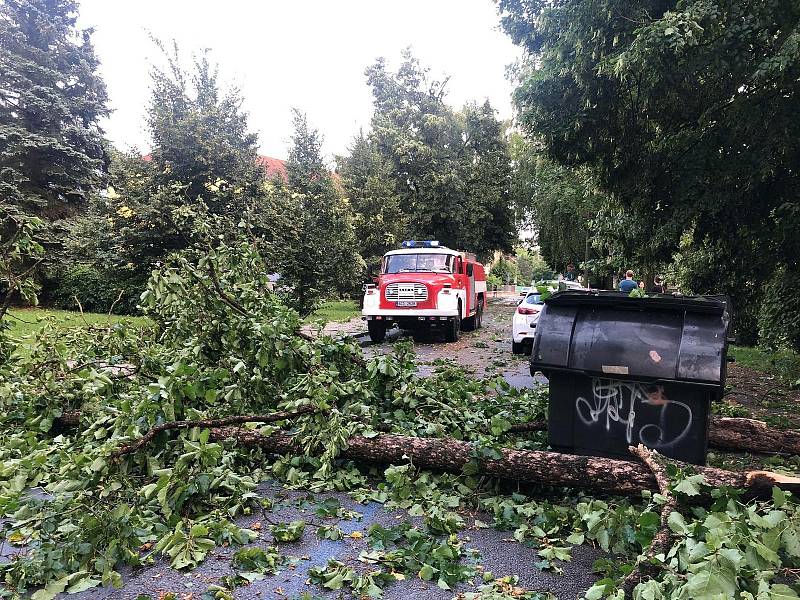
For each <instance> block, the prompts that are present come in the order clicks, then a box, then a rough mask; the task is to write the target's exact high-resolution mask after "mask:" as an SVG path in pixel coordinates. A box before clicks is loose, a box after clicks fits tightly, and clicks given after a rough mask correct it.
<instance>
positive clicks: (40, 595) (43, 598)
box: [31, 575, 72, 600]
mask: <svg viewBox="0 0 800 600" xmlns="http://www.w3.org/2000/svg"><path fill="white" fill-rule="evenodd" d="M70 577H72V576H71V575H67V576H66V577H62V578H61V579H55V580H53V581H51V582H50V583H48V584H47V585H46V586H45V587H44V588H42V589H41V590H39V591H36V592H34V593H33V595H31V600H51V599H52V598H55V597H56V596H58V595H59V594H60V593H61V592H63V591H64V590H65V589H67V584H68V583H69V580H70Z"/></svg>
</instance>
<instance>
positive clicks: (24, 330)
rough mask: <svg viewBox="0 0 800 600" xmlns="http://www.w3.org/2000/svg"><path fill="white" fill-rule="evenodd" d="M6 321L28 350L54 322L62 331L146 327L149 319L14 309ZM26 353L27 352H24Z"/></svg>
mask: <svg viewBox="0 0 800 600" xmlns="http://www.w3.org/2000/svg"><path fill="white" fill-rule="evenodd" d="M4 320H5V321H7V322H8V324H9V325H11V330H10V332H11V335H12V336H13V337H15V338H17V339H18V340H20V346H22V348H23V349H24V348H28V347H29V346H30V344H29V343H28V341H29V340H30V339H31V338H32V337H33V336H34V335H36V333H37V332H38V331H39V330H40V329H41V328H42V327H44V326H45V324H46V323H48V322H51V321H52V322H54V323H55V326H56V327H58V328H60V329H70V328H73V327H86V326H87V325H89V326H91V325H106V324H108V323H109V321H110V322H111V323H119V322H121V321H125V322H128V323H132V324H134V325H141V326H144V325H146V324H147V323H148V322H149V320H148V319H147V317H123V316H119V315H111V316H110V317H109V316H108V315H107V314H101V313H89V312H87V313H83V314H81V313H79V312H74V311H71V310H54V309H49V308H12V309H9V311H8V313H7V314H6V316H5V318H4ZM23 352H25V350H23Z"/></svg>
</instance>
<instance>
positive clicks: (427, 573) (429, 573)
mask: <svg viewBox="0 0 800 600" xmlns="http://www.w3.org/2000/svg"><path fill="white" fill-rule="evenodd" d="M435 573H436V569H434V568H433V567H432V566H431V565H429V564H424V565H422V568H421V569H420V570H419V574H418V575H419V578H420V579H422V580H423V581H430V580H431V579H433V576H434V574H435Z"/></svg>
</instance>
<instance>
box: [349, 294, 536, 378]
mask: <svg viewBox="0 0 800 600" xmlns="http://www.w3.org/2000/svg"><path fill="white" fill-rule="evenodd" d="M515 308H516V298H503V299H497V300H490V301H489V304H488V305H487V307H486V312H485V313H484V315H483V327H481V328H480V329H479V330H477V331H462V332H461V339H459V341H457V342H453V343H447V342H444V341H443V340H442V339H441V338H438V339H437V338H436V337H430V338H427V339H425V341H414V351H415V352H416V354H417V358H418V360H419V365H420V368H419V373H420V375H422V376H425V375H427V374H429V373H430V372H431V371H432V370H433V368H434V363H435V362H437V361H440V360H450V361H453V362H454V363H455V364H458V365H460V366H462V367H463V368H464V369H466V370H467V371H468V372H470V373H472V374H473V375H474V376H475V377H487V376H493V375H502V376H503V378H504V379H505V380H506V381H507V382H508V383H509V384H511V385H512V386H514V387H516V388H525V387H532V386H534V385H537V384H540V383H546V382H547V380H546V379H545V378H544V377H543V376H542V375H541V374H539V375H537V377H536V378H535V379H534V378H533V377H531V374H530V370H529V367H528V361H529V360H530V356H528V355H518V354H512V353H511V318H512V316H513V314H514V310H515ZM357 339H358V340H359V342H361V343H362V345H363V346H364V353H365V354H366V355H367V356H372V355H374V354H375V353H377V352H380V353H386V352H391V349H392V343H393V342H395V341H397V340H399V339H411V336H410V334H409V333H408V332H406V331H401V330H399V329H396V328H395V329H392V330H390V331H389V332H387V336H386V341H384V342H382V343H380V344H372V343H371V342H370V341H369V337H368V336H366V335H362V336H358V338H357Z"/></svg>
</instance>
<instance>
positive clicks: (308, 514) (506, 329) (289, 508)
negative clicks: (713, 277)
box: [73, 302, 602, 600]
mask: <svg viewBox="0 0 800 600" xmlns="http://www.w3.org/2000/svg"><path fill="white" fill-rule="evenodd" d="M513 306H514V304H513V303H512V302H508V303H507V304H505V305H501V304H492V305H490V307H489V309H488V311H487V313H486V314H485V315H484V326H483V328H482V329H480V330H479V331H476V332H469V333H464V334H463V335H462V337H461V340H460V341H459V342H456V343H449V344H448V343H444V342H441V341H434V340H431V341H430V342H424V343H415V351H416V353H417V356H418V357H419V362H420V374H422V375H425V373H426V372H429V370H431V369H432V366H431V365H430V363H432V362H433V361H435V360H437V359H450V360H454V361H456V362H457V363H458V364H460V365H462V366H464V367H465V368H467V369H468V370H469V371H470V372H472V373H473V374H474V375H475V376H486V375H493V374H501V375H502V376H503V377H504V378H506V380H507V381H509V382H510V383H511V384H512V385H515V386H517V387H525V386H531V385H536V384H537V382H536V381H535V380H534V379H533V378H532V377H531V376H530V373H529V372H528V357H527V356H524V357H523V356H514V355H512V354H511V342H510V338H511V315H512V313H513V310H514V308H513ZM400 335H402V334H401V333H400V332H393V333H392V334H391V335H390V336H389V337H388V339H387V341H386V342H384V343H382V344H370V343H366V342H365V344H364V345H365V348H364V352H365V354H367V355H371V354H374V353H376V352H388V351H390V350H391V345H392V344H391V342H392V341H393V340H396V339H398V337H399V336H400ZM260 491H261V494H262V495H263V496H265V497H269V498H271V499H273V501H274V502H276V504H277V505H278V506H279V507H280V508H279V509H277V510H274V511H273V512H271V513H269V514H268V515H266V517H267V518H269V519H270V520H272V521H273V522H278V521H281V522H288V521H291V520H294V519H303V520H305V521H307V522H313V523H315V524H319V523H322V522H324V523H325V524H334V523H336V524H338V526H339V527H340V528H341V529H342V530H343V531H344V532H345V534H348V535H346V537H345V538H344V539H342V540H339V541H330V540H319V539H318V538H317V536H316V533H315V532H316V527H311V526H309V527H307V528H306V530H305V533H304V535H303V537H302V538H301V539H300V540H299V541H297V542H293V543H283V544H278V547H279V549H280V551H281V553H282V554H283V555H286V556H287V557H291V558H290V559H289V563H288V564H287V565H286V566H284V567H282V569H281V571H280V572H279V573H278V574H276V575H273V576H269V577H266V578H264V579H262V580H260V581H255V582H253V583H251V584H250V585H248V586H245V587H239V588H236V590H235V597H236V598H258V599H266V598H276V599H286V598H299V597H300V595H301V594H302V593H304V592H308V593H309V595H310V596H309V597H312V598H326V599H327V598H340V597H341V598H348V597H350V596H349V595H348V594H347V593H342V592H341V591H326V590H324V589H323V588H322V587H320V586H318V585H314V584H311V583H310V582H309V581H308V570H309V568H311V567H313V566H318V565H324V564H326V563H327V561H328V559H330V558H336V559H337V560H340V561H342V562H344V563H346V564H348V565H350V566H352V567H354V568H356V569H358V570H361V571H364V570H369V569H370V567H369V566H368V565H365V564H364V563H362V562H360V561H359V560H358V555H359V552H361V551H362V550H365V549H367V544H366V539H365V538H366V530H367V529H368V528H369V526H370V525H371V524H373V523H380V524H382V525H384V526H390V525H394V524H397V523H399V522H402V521H403V520H405V519H409V520H411V521H415V520H416V519H414V518H411V517H409V516H408V515H407V514H405V513H404V512H397V511H388V510H387V509H386V508H384V506H383V505H381V504H378V503H375V502H371V503H368V504H366V505H363V504H357V503H356V502H354V501H353V500H352V499H351V498H350V497H349V496H347V495H346V494H316V495H315V496H311V495H309V494H306V493H300V492H287V491H285V490H283V489H281V488H279V487H277V486H274V485H272V484H269V483H267V484H263V485H262V486H261V488H260ZM331 496H335V497H336V498H338V499H339V501H340V502H341V504H342V506H344V507H346V508H348V509H351V510H354V511H357V512H358V513H359V514H360V516H359V517H357V518H352V519H321V518H320V517H318V516H316V515H314V514H313V504H314V503H318V502H321V501H322V500H324V499H325V498H328V497H331ZM464 518H465V522H466V523H467V524H468V525H469V527H467V528H466V529H465V530H464V531H462V532H460V533H459V535H458V537H459V538H460V539H461V540H463V541H464V542H465V544H466V547H467V548H473V549H475V550H477V552H478V553H479V554H480V561H479V564H480V565H482V568H483V569H485V570H486V571H491V572H492V573H493V574H494V575H495V576H496V577H500V576H504V575H517V576H518V577H519V585H520V586H522V587H524V588H526V589H529V590H533V591H540V592H550V593H552V594H554V595H555V596H556V597H557V598H559V599H560V600H574V599H575V598H576V597H578V596H580V595H581V593H582V592H583V591H585V590H586V589H587V588H588V587H590V586H591V585H592V583H593V582H594V580H595V577H594V575H593V574H592V569H591V567H592V563H593V562H594V561H595V560H596V559H597V558H599V557H600V556H601V555H602V553H601V551H599V550H597V549H596V548H593V547H590V546H588V545H585V546H578V547H575V548H574V549H573V552H572V556H573V558H572V560H571V561H569V562H561V563H559V566H560V567H561V568H562V569H563V574H561V575H557V574H554V573H552V572H547V571H542V570H540V569H538V568H536V567H535V566H534V565H535V563H536V562H538V560H539V559H538V557H537V555H536V550H535V549H531V548H528V547H526V546H524V545H522V544H519V543H517V542H516V541H514V540H513V538H512V532H510V531H498V530H495V529H491V528H489V529H486V528H476V527H474V521H475V519H480V520H481V521H483V522H487V523H491V522H492V520H493V519H492V517H491V516H489V515H488V514H481V513H477V514H465V515H464ZM263 519H264V516H263V515H262V517H261V518H259V517H258V516H254V517H246V518H241V519H239V520H238V521H237V523H238V524H239V525H240V526H248V527H252V526H253V524H254V523H255V522H261V521H263ZM262 525H264V526H263V527H262V529H261V533H260V537H259V539H257V540H256V541H255V542H253V545H256V546H260V547H266V546H269V545H271V544H273V543H274V542H273V540H272V538H271V535H270V534H269V533H268V527H266V523H263V522H262ZM353 532H361V533H362V534H363V537H360V536H358V534H356V535H355V536H353V537H349V534H351V533H353ZM235 550H236V549H233V548H216V549H214V550H213V551H212V552H211V554H210V555H209V557H208V558H207V559H206V561H205V562H204V563H202V564H201V565H200V566H199V567H198V568H196V569H195V570H193V571H190V572H179V571H176V570H174V569H171V568H170V567H169V566H168V563H167V562H166V561H164V560H161V559H158V560H157V561H156V562H155V563H154V564H153V565H151V566H148V567H145V568H140V569H137V570H135V571H134V570H128V571H125V572H123V579H124V582H125V585H124V587H123V588H122V589H121V590H113V589H105V588H100V589H94V590H89V591H87V592H84V593H82V594H79V595H78V597H79V598H86V599H88V598H92V599H99V598H114V599H137V598H140V597H142V596H148V597H151V598H163V597H164V595H165V594H166V593H169V592H172V593H174V594H175V597H176V599H180V600H198V599H199V598H200V597H201V596H202V594H203V593H204V592H205V591H206V590H207V588H208V586H209V585H210V584H213V583H216V582H219V581H220V579H221V578H223V577H225V576H226V575H232V574H233V573H234V569H233V565H232V557H233V554H234V552H235ZM372 568H374V567H372ZM480 583H481V581H480V578H479V577H478V578H476V580H475V581H474V582H471V583H468V584H462V585H460V586H459V587H458V588H457V589H455V590H442V589H440V588H438V587H437V586H436V583H435V582H424V581H422V580H420V579H419V578H415V577H409V578H407V579H405V580H402V581H397V582H396V583H393V584H392V585H390V586H389V587H388V588H387V589H386V591H385V593H384V596H383V597H384V598H386V599H387V600H406V599H410V598H413V599H419V600H428V599H430V600H434V599H435V600H439V599H441V600H448V599H450V598H455V597H457V595H458V594H459V593H460V592H465V591H471V590H475V589H477V586H478V585H480ZM73 597H74V596H73Z"/></svg>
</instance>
